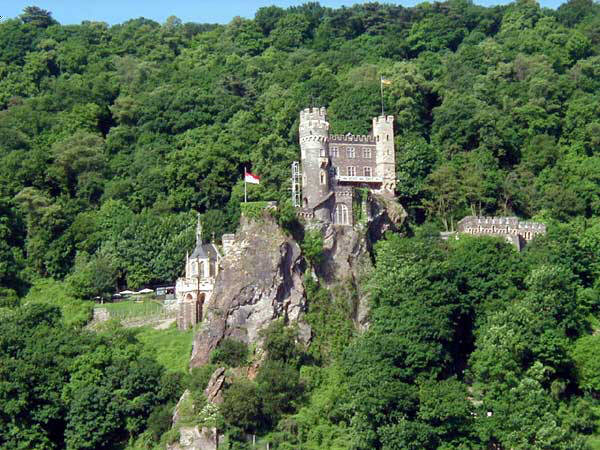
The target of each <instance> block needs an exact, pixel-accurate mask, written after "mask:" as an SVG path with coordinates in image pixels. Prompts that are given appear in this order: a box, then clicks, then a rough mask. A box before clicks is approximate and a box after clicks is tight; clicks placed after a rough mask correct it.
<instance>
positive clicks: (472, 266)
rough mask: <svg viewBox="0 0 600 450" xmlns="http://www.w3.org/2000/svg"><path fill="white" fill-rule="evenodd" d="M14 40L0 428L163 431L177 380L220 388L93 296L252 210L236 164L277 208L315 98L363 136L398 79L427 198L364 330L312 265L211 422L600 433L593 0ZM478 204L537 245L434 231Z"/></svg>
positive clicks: (1, 51)
mask: <svg viewBox="0 0 600 450" xmlns="http://www.w3.org/2000/svg"><path fill="white" fill-rule="evenodd" d="M0 43H1V44H2V45H0V319H1V320H0V447H2V448H11V449H13V448H40V449H41V448H44V449H46V448H57V449H60V448H69V449H71V448H73V449H75V448H77V449H80V448H81V449H86V448H87V449H92V448H116V447H118V446H121V447H124V446H125V445H127V442H129V443H130V446H134V445H135V446H138V447H139V446H141V447H140V448H151V446H153V445H158V443H159V442H160V439H161V435H162V436H163V438H162V439H163V442H162V444H164V440H165V439H167V438H168V439H171V438H172V436H170V435H168V434H167V435H163V433H164V432H165V431H166V430H167V428H168V426H169V422H170V414H171V407H172V406H173V402H174V401H175V400H176V399H177V398H179V396H180V394H181V392H182V390H183V388H185V387H188V388H190V389H191V392H192V395H193V396H196V397H198V398H199V397H201V392H202V390H203V387H204V386H205V385H206V382H207V381H208V379H207V373H208V371H209V369H211V368H213V366H210V367H208V368H207V369H206V370H204V371H202V370H200V371H197V372H195V373H193V374H191V375H186V376H185V377H184V376H183V375H181V372H182V370H183V367H182V364H181V361H180V360H179V359H177V358H171V357H165V356H164V355H162V354H161V355H160V357H156V356H155V355H156V354H157V353H159V352H161V349H162V348H165V349H167V350H165V352H169V351H171V352H179V351H181V352H189V340H188V337H187V336H183V337H182V338H181V339H179V338H178V337H173V336H171V333H174V331H175V330H168V334H169V338H168V340H167V341H165V342H166V343H164V345H162V344H161V343H159V342H158V340H157V338H156V335H155V334H154V332H152V331H149V330H146V331H145V332H144V331H143V332H141V333H140V334H138V335H137V337H136V334H135V333H134V332H129V331H124V330H122V329H119V328H118V327H112V328H110V327H109V328H108V329H107V330H104V331H102V332H100V333H97V334H92V333H90V332H87V331H84V330H83V329H82V328H81V325H82V324H83V323H84V322H85V320H86V316H89V308H88V307H87V306H86V305H85V304H84V303H83V302H81V299H89V298H92V297H95V296H106V295H108V293H110V292H112V291H113V290H114V289H115V287H116V286H122V287H123V286H128V287H130V288H133V289H137V288H139V287H142V286H144V285H151V284H154V283H167V282H172V281H173V279H174V278H176V277H177V276H178V274H180V272H181V270H182V266H183V261H184V257H185V252H186V250H188V249H189V248H190V247H191V246H192V245H193V240H194V224H195V214H196V212H199V213H201V214H202V220H203V224H204V229H205V235H206V237H209V236H212V235H213V233H214V234H215V237H216V238H217V239H218V238H219V236H220V235H221V233H223V232H225V231H232V230H234V229H235V227H236V226H237V223H238V220H239V214H240V206H239V204H240V201H241V200H242V199H243V196H244V186H243V183H242V181H241V179H242V174H243V171H244V167H247V168H248V169H251V170H252V172H253V173H256V174H258V175H260V176H261V184H260V185H258V186H255V185H252V186H249V187H248V195H249V198H250V199H251V200H254V201H267V200H278V201H279V202H280V204H282V205H285V204H286V202H287V198H288V196H289V191H288V188H289V176H290V170H289V168H290V164H291V162H292V161H294V160H297V159H299V146H298V120H299V117H298V113H299V111H300V110H301V109H303V108H305V107H309V106H326V107H327V108H328V112H329V119H330V122H331V126H332V132H334V133H347V132H352V133H354V134H362V133H367V132H368V131H369V129H370V120H371V117H373V116H376V115H378V114H380V113H381V99H380V96H379V92H380V91H379V89H380V77H381V76H382V75H384V76H385V77H386V78H387V79H389V80H391V84H390V85H389V86H385V88H384V105H385V112H386V113H387V114H392V115H394V116H395V135H396V141H395V144H396V153H397V154H396V162H397V164H396V172H397V178H398V180H399V181H398V185H397V195H398V199H399V201H400V203H402V205H403V206H404V207H405V209H406V210H407V211H408V213H409V218H408V226H407V230H406V233H405V236H399V235H393V236H388V238H387V239H385V240H383V241H381V242H380V243H378V244H377V245H376V247H375V268H374V270H373V273H372V274H371V276H370V279H369V280H368V283H367V284H366V285H365V286H361V288H364V289H366V290H369V292H370V298H371V320H370V323H371V325H370V328H369V329H368V331H366V332H365V333H363V334H360V335H359V334H357V333H356V332H355V331H354V329H353V327H352V323H351V320H350V312H349V311H348V301H347V298H345V297H344V295H346V294H343V291H340V292H341V293H336V292H328V291H327V290H326V289H324V288H323V287H322V286H321V285H319V283H318V282H315V281H313V280H307V281H306V283H305V284H306V287H307V293H308V301H309V311H308V313H307V320H308V321H309V322H310V323H311V326H312V327H313V332H314V337H313V342H315V343H316V346H315V347H311V348H309V349H304V348H300V347H298V346H296V344H295V343H294V342H295V338H294V334H293V329H287V328H283V327H280V326H278V325H277V324H276V325H274V326H273V327H272V329H270V331H269V336H270V337H269V338H268V339H267V357H266V359H265V361H264V365H263V367H262V368H261V370H260V371H259V373H258V376H257V378H256V380H254V381H236V382H234V383H233V384H231V385H230V386H228V389H227V390H226V392H225V403H224V406H223V408H222V410H220V411H217V412H215V413H214V415H211V419H210V421H209V420H208V419H206V420H207V421H206V422H205V423H207V424H209V423H210V424H211V425H213V424H217V425H218V426H219V427H220V428H221V429H223V430H224V431H225V433H226V434H227V439H228V442H230V443H231V446H232V448H245V446H246V444H245V439H246V436H247V435H248V434H251V433H257V434H258V435H259V439H263V441H262V442H267V441H268V442H269V443H270V444H271V445H272V446H275V447H276V448H281V449H291V448H303V449H317V448H327V449H334V448H335V449H346V448H360V449H371V448H376V449H423V448H441V449H459V448H460V449H467V448H496V449H504V448H506V449H509V448H515V449H516V448H533V449H583V448H586V446H588V445H589V446H591V445H595V446H596V447H595V448H599V447H598V442H600V439H599V438H598V414H600V403H599V398H600V377H599V375H598V374H599V373H600V372H599V370H600V367H599V363H598V355H599V354H600V335H598V334H597V332H596V333H594V328H597V325H598V315H599V312H600V219H599V217H600V5H598V4H597V3H595V2H594V1H592V0H570V1H569V2H567V3H565V4H563V5H562V6H561V7H559V8H558V9H557V10H550V9H544V8H541V7H540V6H539V5H538V4H537V3H535V2H534V1H531V0H519V1H516V2H514V3H511V4H508V5H505V6H497V7H490V8H486V7H481V6H476V5H474V4H472V3H470V2H468V1H465V0H451V1H448V2H443V3H423V4H421V5H418V6H415V7H412V8H404V7H401V6H394V5H388V4H386V5H381V4H377V3H365V4H361V5H357V6H354V7H351V8H340V9H330V8H324V7H321V6H320V5H319V4H318V3H307V4H305V5H303V6H298V7H291V8H288V9H282V8H278V7H268V8H261V9H260V10H259V11H258V12H257V13H256V16H255V17H254V18H253V19H242V18H235V19H233V20H232V21H231V22H230V23H229V24H227V25H211V24H199V23H181V21H180V20H179V19H177V18H176V17H170V18H169V19H167V21H166V22H165V23H164V24H159V23H156V22H154V21H152V20H148V19H144V18H138V19H133V20H130V21H127V22H125V23H123V24H119V25H114V26H108V25H106V24H105V23H100V22H93V21H86V22H83V23H82V24H80V25H61V24H59V23H57V22H56V21H55V20H54V19H53V18H52V16H51V14H49V13H47V12H45V11H43V10H40V9H39V8H26V10H25V11H24V13H23V15H22V16H20V17H19V18H15V19H9V20H5V21H3V22H1V23H0ZM284 207H285V206H284ZM288 207H289V205H288ZM469 214H481V215H517V216H519V217H522V218H525V219H530V218H532V219H535V220H538V221H543V222H544V223H546V224H547V226H548V233H547V235H546V236H544V237H541V238H538V239H536V240H535V241H534V242H533V243H532V244H531V245H530V246H528V247H526V250H525V251H524V252H522V253H517V252H516V251H515V250H514V249H513V248H512V247H511V246H509V245H508V244H506V243H504V242H501V241H500V240H495V239H493V238H481V239H477V238H464V239H461V240H459V241H451V242H443V241H440V240H439V239H437V236H438V233H439V231H440V230H452V229H453V228H454V227H455V224H456V222H457V221H458V220H459V219H460V218H462V217H463V216H465V215H469ZM305 247H306V246H305ZM28 291H29V294H28V295H27V292H28ZM44 296H46V302H44V298H43V297H44ZM43 303H50V304H52V305H53V306H49V305H45V304H43ZM59 308H60V309H62V313H63V319H61V315H60V311H59ZM65 324H67V325H68V326H65ZM140 341H141V342H143V343H144V345H145V347H144V345H143V344H142V343H140ZM227 345H232V348H233V347H235V344H231V343H229V344H227ZM229 350H231V349H229ZM235 350H236V352H237V353H240V352H239V349H235ZM227 351H228V350H227V348H225V349H219V352H220V353H218V355H221V356H223V355H226V356H227ZM232 352H233V350H232ZM233 353H235V352H233ZM237 353H236V354H237ZM241 353H242V354H243V352H241ZM221 356H220V357H221ZM157 359H158V360H159V361H160V363H158V362H157ZM238 359H239V361H238V360H236V361H237V362H233V363H229V364H230V365H243V364H244V362H245V361H244V360H243V359H244V358H238ZM230 360H231V358H229V359H228V358H224V359H223V360H219V361H217V362H219V363H222V362H223V361H230ZM205 372H206V373H205ZM203 420H204V419H203ZM165 436H166V437H165ZM117 443H118V445H117ZM162 444H161V445H162ZM163 447H164V446H163ZM136 448H137V447H136ZM587 448H589V447H587Z"/></svg>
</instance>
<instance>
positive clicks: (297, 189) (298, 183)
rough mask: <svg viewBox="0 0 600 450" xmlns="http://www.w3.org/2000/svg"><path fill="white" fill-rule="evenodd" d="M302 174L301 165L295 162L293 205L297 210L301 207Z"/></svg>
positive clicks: (293, 169)
mask: <svg viewBox="0 0 600 450" xmlns="http://www.w3.org/2000/svg"><path fill="white" fill-rule="evenodd" d="M300 177H301V174H300V163H299V162H298V161H294V162H293V163H292V204H293V205H294V207H295V208H299V207H300V204H301V203H300V199H301V197H302V178H300Z"/></svg>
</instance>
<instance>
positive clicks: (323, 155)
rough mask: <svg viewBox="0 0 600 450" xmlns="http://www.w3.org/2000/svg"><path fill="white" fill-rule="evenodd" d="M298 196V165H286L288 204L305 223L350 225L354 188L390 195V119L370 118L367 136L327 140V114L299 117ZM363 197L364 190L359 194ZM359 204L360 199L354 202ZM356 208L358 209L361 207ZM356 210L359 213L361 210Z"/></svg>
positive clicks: (393, 176) (392, 172) (392, 174)
mask: <svg viewBox="0 0 600 450" xmlns="http://www.w3.org/2000/svg"><path fill="white" fill-rule="evenodd" d="M299 131H300V150H301V160H302V183H301V184H302V189H301V191H302V195H301V200H299V197H300V195H299V192H300V189H299V184H300V183H299V182H298V181H299V178H300V177H299V174H298V172H299V171H298V163H297V162H295V163H294V164H292V199H293V202H294V205H295V206H297V207H301V209H300V211H299V212H298V214H299V215H300V217H302V218H303V219H305V220H316V221H318V222H327V223H333V225H341V226H352V225H354V222H355V217H354V215H355V214H354V211H355V210H356V209H357V208H356V206H357V205H356V204H355V201H364V198H363V196H362V194H361V195H360V196H357V194H356V192H357V191H356V190H357V189H365V188H366V189H368V190H370V191H371V192H373V193H381V194H385V195H389V196H394V192H395V188H396V167H395V151H394V117H393V116H383V115H382V116H379V117H375V118H373V132H372V133H371V134H368V135H360V136H356V135H353V134H351V133H347V134H338V135H330V134H329V122H328V121H327V110H326V109H325V108H307V109H304V110H303V111H301V112H300V130H299ZM362 192H364V191H362ZM360 199H363V200H360ZM361 207H362V206H361ZM361 211H362V210H361Z"/></svg>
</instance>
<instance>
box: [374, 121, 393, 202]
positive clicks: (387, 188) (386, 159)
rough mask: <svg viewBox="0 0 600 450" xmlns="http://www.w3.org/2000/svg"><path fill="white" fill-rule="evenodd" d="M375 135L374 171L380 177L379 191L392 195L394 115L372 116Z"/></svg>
mask: <svg viewBox="0 0 600 450" xmlns="http://www.w3.org/2000/svg"><path fill="white" fill-rule="evenodd" d="M373 135H374V136H375V143H376V144H375V147H376V151H375V155H376V159H375V164H376V168H375V173H376V174H377V176H378V177H381V178H382V183H381V188H380V192H381V193H384V194H390V195H394V191H395V190H396V152H395V150H394V116H379V117H374V118H373Z"/></svg>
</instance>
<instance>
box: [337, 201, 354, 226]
mask: <svg viewBox="0 0 600 450" xmlns="http://www.w3.org/2000/svg"><path fill="white" fill-rule="evenodd" d="M333 223H334V224H335V225H349V224H350V217H349V216H348V207H347V206H346V205H344V204H343V203H338V204H336V205H335V210H334V211H333Z"/></svg>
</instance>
